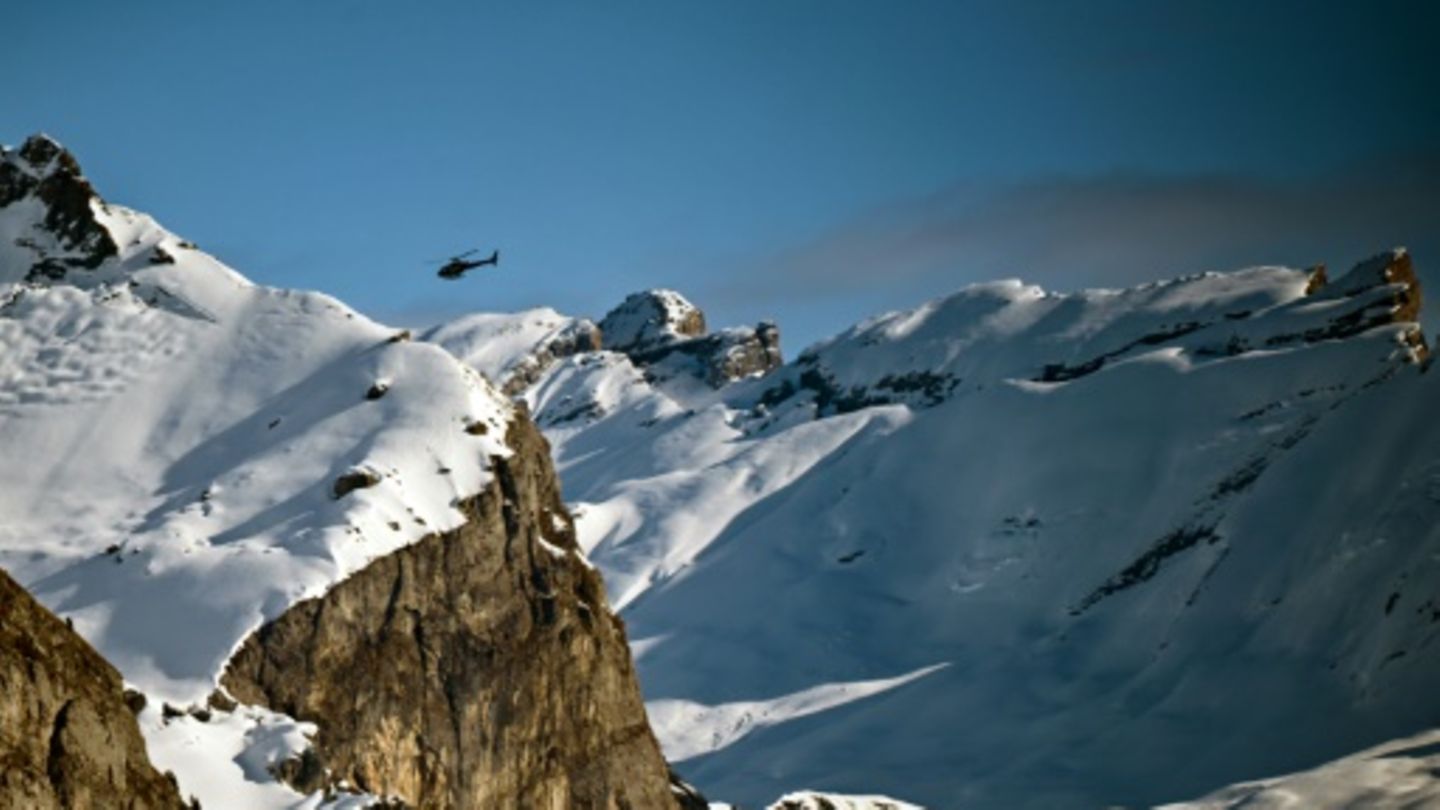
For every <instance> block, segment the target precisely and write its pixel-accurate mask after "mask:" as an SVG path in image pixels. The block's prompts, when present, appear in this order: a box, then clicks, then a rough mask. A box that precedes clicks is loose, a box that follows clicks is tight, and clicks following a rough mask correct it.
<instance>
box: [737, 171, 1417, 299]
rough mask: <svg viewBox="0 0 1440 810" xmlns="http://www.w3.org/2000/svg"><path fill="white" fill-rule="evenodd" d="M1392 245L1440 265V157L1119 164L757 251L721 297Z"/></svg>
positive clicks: (922, 203)
mask: <svg viewBox="0 0 1440 810" xmlns="http://www.w3.org/2000/svg"><path fill="white" fill-rule="evenodd" d="M1393 245H1407V246H1409V247H1410V248H1411V249H1412V251H1413V252H1414V253H1415V255H1416V259H1417V264H1418V265H1419V266H1420V267H1421V268H1422V270H1423V269H1425V268H1436V269H1440V152H1435V153H1427V154H1420V155H1409V156H1405V157H1403V158H1402V157H1392V158H1389V159H1385V160H1374V161H1369V162H1367V163H1364V164H1357V165H1354V166H1351V167H1348V168H1346V169H1345V170H1343V171H1336V172H1332V173H1329V174H1325V175H1321V176H1311V177H1299V178H1289V179H1275V178H1261V177H1249V176H1241V175H1161V174H1148V173H1139V172H1120V173H1113V174H1107V175H1098V176H1089V177H1054V178H1049V179H1043V180H1035V181H1031V182H1024V183H1015V184H1010V185H1004V186H1000V187H995V186H989V187H980V186H976V185H974V184H957V185H955V186H953V187H951V188H948V189H946V190H944V191H942V192H940V193H937V194H934V195H931V196H929V197H926V198H923V199H916V200H909V201H904V202H901V203H897V204H894V205H890V206H887V207H884V208H880V209H876V210H873V211H870V212H868V213H867V214H865V215H863V216H861V217H858V218H856V219H855V220H853V221H850V222H846V223H843V224H841V225H839V226H837V227H835V228H833V229H832V230H830V231H829V232H828V233H825V234H824V235H822V236H821V237H820V238H818V239H815V240H813V241H810V242H807V243H804V244H799V245H795V246H793V247H790V248H788V249H785V250H783V251H780V252H778V253H776V254H773V255H770V256H766V257H762V258H759V259H757V260H756V261H754V262H753V263H752V264H751V265H750V266H749V268H748V270H747V271H743V272H741V273H740V274H738V275H737V276H736V277H733V281H732V283H731V285H730V287H729V289H727V290H724V291H721V292H722V294H724V293H728V294H739V295H753V294H762V295H771V296H791V295H794V294H796V293H799V292H804V293H806V294H808V295H813V296H850V295H860V294H864V293H865V292H866V291H868V290H875V289H881V288H889V287H893V286H895V285H897V284H898V285H902V286H905V287H907V288H911V287H913V288H917V289H928V290H932V291H934V292H937V293H938V292H945V291H946V290H948V289H952V288H954V287H958V286H960V285H963V284H965V283H968V282H971V281H977V280H983V279H990V278H997V277H1014V276H1018V277H1021V278H1024V279H1026V280H1028V281H1034V282H1038V283H1041V284H1043V285H1046V286H1049V287H1053V288H1058V289H1075V288H1079V287H1091V286H1118V285H1127V284H1132V283H1136V282H1140V281H1148V280H1153V279H1159V278H1165V277H1169V276H1174V275H1178V274H1183V273H1191V272H1198V271H1202V270H1223V269H1232V268H1236V267H1240V266H1249V265H1256V264H1269V263H1277V264H1278V263H1283V264H1290V265H1303V264H1309V263H1313V262H1322V261H1323V262H1327V263H1329V264H1330V265H1331V266H1332V268H1336V269H1344V268H1346V267H1348V263H1349V262H1352V261H1354V260H1357V259H1359V258H1362V257H1363V256H1365V255H1368V254H1370V253H1373V252H1375V251H1378V250H1380V249H1383V248H1386V247H1390V246H1393ZM1430 275H1431V277H1432V278H1436V279H1440V273H1434V272H1433V271H1432V272H1431V273H1430ZM1432 289H1434V288H1433V287H1432Z"/></svg>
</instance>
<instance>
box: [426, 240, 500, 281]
mask: <svg viewBox="0 0 1440 810" xmlns="http://www.w3.org/2000/svg"><path fill="white" fill-rule="evenodd" d="M479 250H480V249H479V248H475V249H474V250H467V251H465V252H464V253H461V254H460V255H459V256H451V257H450V259H449V260H448V261H447V260H445V259H438V260H437V262H445V264H444V266H442V267H441V268H440V271H439V272H438V273H436V275H438V276H440V278H443V279H450V280H454V279H457V278H462V277H463V276H464V275H465V273H466V272H468V271H470V270H474V269H475V268H477V267H499V266H500V251H498V250H495V251H491V253H490V255H489V256H486V257H485V258H483V259H473V260H467V259H466V258H465V257H466V256H470V255H473V254H474V253H476V252H477V251H479Z"/></svg>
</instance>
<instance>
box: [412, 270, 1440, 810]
mask: <svg viewBox="0 0 1440 810" xmlns="http://www.w3.org/2000/svg"><path fill="white" fill-rule="evenodd" d="M1420 305H1421V293H1420V288H1419V284H1418V282H1417V280H1416V276H1415V273H1414V269H1413V264H1412V258H1411V257H1410V256H1409V255H1408V254H1407V253H1406V252H1405V251H1403V250H1398V249H1397V250H1392V251H1386V252H1384V253H1381V254H1379V255H1377V256H1375V257H1373V258H1370V259H1367V260H1365V261H1363V262H1361V263H1359V264H1358V265H1357V266H1355V267H1354V268H1353V269H1350V270H1349V271H1348V272H1343V273H1335V274H1332V273H1329V272H1327V270H1326V269H1325V268H1324V267H1320V266H1317V267H1312V268H1309V269H1303V270H1302V269H1290V268H1284V267H1255V268H1250V269H1244V270H1240V271H1237V272H1229V273H1207V274H1204V275H1199V276H1194V277H1189V278H1180V279H1175V280H1171V281H1163V282H1157V283H1153V284H1147V285H1143V286H1140V287H1136V288H1133V289H1126V290H1093V291H1086V292H1079V293H1074V294H1057V293H1050V292H1046V291H1045V290H1042V289H1039V288H1037V287H1034V286H1031V285H1027V284H1024V283H1021V282H1019V281H1000V282H995V283H990V284H982V285H978V286H973V287H970V288H968V289H965V290H962V291H960V292H958V293H956V294H954V295H952V296H949V297H946V298H942V299H938V300H935V301H931V302H928V303H926V304H924V305H922V306H920V307H918V308H916V309H914V310H911V311H908V312H896V313H890V314H886V315H881V316H878V317H876V318H873V319H871V320H869V321H866V322H864V323H862V324H859V325H857V326H855V327H854V328H852V329H849V330H847V331H845V332H844V333H842V334H840V335H838V336H836V337H834V338H832V339H830V340H827V341H823V342H821V343H820V344H818V345H816V346H812V347H810V348H808V349H806V350H805V351H803V352H801V353H800V354H799V355H798V357H796V358H795V359H794V360H793V361H791V362H789V363H784V364H782V363H781V362H780V360H781V358H780V351H779V344H778V331H777V329H776V328H775V327H774V326H773V325H770V324H762V325H760V326H758V327H756V328H753V329H751V328H742V329H730V330H725V331H721V332H715V333H710V332H707V331H706V328H705V322H704V317H703V315H702V314H701V313H700V311H699V310H698V309H697V308H696V307H695V306H694V305H693V304H691V303H690V302H688V301H687V300H685V299H684V298H683V297H682V296H680V295H679V294H677V293H675V292H672V291H663V290H660V291H653V292H649V293H641V294H637V295H635V296H631V297H630V298H629V299H627V300H626V301H625V302H624V303H622V304H621V305H620V306H619V307H618V308H616V309H615V310H614V311H612V312H610V313H609V314H608V315H606V316H605V317H604V318H603V319H601V320H600V321H599V322H598V323H597V322H594V321H591V320H586V319H584V318H575V317H569V316H564V315H561V314H559V313H556V312H554V311H551V310H547V309H541V310H534V311H529V312H522V313H517V314H513V315H493V314H485V315H475V316H470V317H465V318H460V319H457V320H456V321H454V322H452V323H448V324H445V325H443V326H440V327H437V328H435V329H433V330H431V331H430V332H429V333H428V334H426V335H425V338H426V339H429V340H433V341H435V342H438V343H439V344H440V345H442V346H445V347H446V348H448V349H450V350H451V351H452V352H454V353H455V354H456V355H457V356H458V357H460V358H462V359H464V360H465V361H466V362H467V363H469V364H470V365H471V366H472V367H474V368H476V369H477V370H479V371H480V372H482V373H483V374H485V375H486V376H487V377H488V378H490V379H492V380H493V381H495V383H496V384H497V385H499V386H501V387H503V388H504V389H505V390H507V391H511V392H514V393H516V394H517V395H518V396H519V397H520V398H522V399H523V401H524V402H526V404H527V405H528V406H529V408H530V410H531V412H532V413H533V414H534V417H535V420H536V422H537V423H538V424H539V425H540V426H541V428H542V429H543V430H544V431H545V434H546V435H547V437H548V438H549V440H550V443H551V445H552V447H553V449H554V453H555V457H556V463H557V465H558V469H559V470H560V475H561V479H562V481H563V484H564V491H565V494H566V497H568V498H570V499H571V508H572V511H573V513H574V514H575V515H576V518H577V528H578V531H579V539H580V545H581V547H582V548H583V549H584V550H585V551H586V553H587V554H588V555H589V557H590V559H591V560H592V561H593V562H594V563H595V564H596V565H597V566H598V567H599V568H600V569H601V570H602V571H603V572H604V573H605V579H606V582H607V584H608V586H609V589H610V599H611V603H612V604H613V605H614V606H615V607H616V608H617V609H619V610H620V611H621V615H622V616H624V617H625V619H626V622H627V624H628V626H629V628H630V633H631V638H632V642H631V645H632V649H633V650H634V652H635V656H636V660H637V663H638V666H639V671H640V680H641V683H642V685H643V687H644V690H645V694H646V698H647V708H648V711H649V715H650V719H651V723H652V724H653V725H654V727H655V729H656V732H657V734H658V735H659V737H660V741H661V744H662V746H663V747H664V750H665V752H666V755H667V756H668V757H669V758H670V759H671V760H673V761H677V762H678V763H679V767H680V768H681V769H682V770H683V771H684V772H685V774H686V775H687V777H690V778H692V779H693V780H694V782H695V783H696V784H697V785H698V786H699V787H700V788H701V789H702V790H703V791H704V792H706V793H707V794H708V795H711V796H719V797H724V798H726V799H733V800H735V801H740V802H744V803H748V804H755V803H759V802H762V801H764V800H766V799H768V798H769V797H772V796H774V795H776V794H777V793H780V792H783V791H784V790H787V789H790V788H793V787H796V786H810V787H816V788H824V789H829V790H837V791H843V792H851V793H863V792H879V793H885V794H889V795H893V796H897V797H900V798H903V799H907V800H910V801H914V802H918V803H921V804H924V805H926V806H931V807H995V808H1014V807H1037V808H1053V807H1099V806H1108V805H1116V804H1124V805H1132V806H1133V805H1148V804H1153V803H1161V802H1167V801H1178V800H1184V799H1188V798H1193V797H1195V796H1198V795H1201V794H1205V793H1209V792H1211V791H1213V790H1216V789H1218V788H1220V787H1221V786H1224V785H1226V784H1229V783H1232V782H1240V781H1242V780H1253V779H1257V778H1260V777H1269V776H1272V775H1275V774H1280V773H1285V772H1290V771H1296V770H1302V769H1307V768H1313V767H1315V766H1318V765H1320V764H1321V763H1323V762H1325V761H1327V760H1330V759H1335V758H1337V757H1341V756H1343V755H1347V754H1350V753H1351V752H1354V751H1357V750H1359V749H1361V748H1368V747H1370V746H1372V745H1376V744H1379V743H1382V742H1384V741H1386V740H1388V739H1390V738H1397V737H1402V736H1408V735H1411V734H1415V733H1417V732H1420V731H1422V730H1424V729H1427V728H1430V727H1434V726H1440V693H1437V692H1436V690H1435V689H1434V688H1433V685H1434V684H1435V683H1436V682H1437V677H1440V646H1437V643H1440V429H1437V422H1436V420H1435V408H1434V406H1435V403H1436V402H1440V377H1437V376H1436V375H1435V374H1433V373H1427V369H1428V368H1429V361H1428V354H1427V346H1426V342H1425V339H1424V337H1423V335H1422V334H1421V331H1420V328H1419V327H1418V325H1417V319H1418V314H1419V311H1420ZM576 336H583V339H579V340H577V339H576ZM596 345H598V346H600V349H599V350H596V349H595V348H594V347H595V346H596ZM1395 748H1396V750H1402V751H1409V750H1412V749H1413V746H1412V747H1406V746H1403V745H1397V746H1395ZM1413 750H1415V751H1416V752H1417V753H1416V756H1418V757H1419V758H1418V759H1412V760H1408V761H1410V762H1413V763H1414V764H1413V765H1412V766H1410V770H1411V771H1413V772H1414V773H1415V774H1419V775H1420V777H1417V778H1423V780H1425V781H1427V783H1428V784H1429V787H1427V788H1425V789H1426V790H1429V791H1430V793H1429V794H1426V795H1434V791H1435V790H1436V787H1435V781H1436V779H1437V777H1436V775H1435V772H1434V771H1433V769H1431V770H1426V767H1425V766H1424V762H1425V758H1424V754H1425V753H1426V749H1423V748H1422V749H1413ZM1397 767H1398V765H1397ZM1425 774H1428V776H1426V775H1425ZM1381 781H1382V782H1383V780H1381ZM1413 781H1414V780H1413V779H1409V780H1406V779H1400V780H1396V781H1395V783H1394V784H1395V790H1396V791H1399V792H1398V793H1397V794H1396V795H1397V796H1398V797H1399V798H1398V799H1397V801H1402V800H1408V799H1407V798H1406V797H1410V796H1411V794H1410V793H1409V792H1408V791H1409V789H1410V788H1409V787H1406V785H1409V784H1410V783H1411V782H1413ZM1252 792H1253V791H1252ZM1247 795H1248V794H1247ZM1372 798H1373V797H1372ZM1207 806H1210V805H1207Z"/></svg>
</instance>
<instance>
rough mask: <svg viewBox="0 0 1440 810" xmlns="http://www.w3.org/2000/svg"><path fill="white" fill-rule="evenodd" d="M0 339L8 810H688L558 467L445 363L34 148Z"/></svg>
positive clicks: (542, 446) (2, 174) (1, 784)
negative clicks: (234, 266) (185, 809)
mask: <svg viewBox="0 0 1440 810" xmlns="http://www.w3.org/2000/svg"><path fill="white" fill-rule="evenodd" d="M0 346H3V347H4V351H3V353H0V458H4V460H5V464H3V465H0V515H3V520H0V569H4V570H5V571H7V572H8V574H9V576H11V577H13V578H14V579H15V580H16V581H18V582H19V583H20V585H23V586H24V588H25V589H26V590H27V591H28V592H29V593H30V594H33V595H34V596H35V597H36V598H38V599H39V601H40V602H41V603H43V604H44V606H45V607H47V608H49V610H50V611H53V612H54V614H55V616H50V615H48V614H46V613H45V611H44V610H43V609H42V608H40V607H39V606H38V605H34V606H27V605H26V604H24V603H23V600H22V603H19V604H17V603H16V601H15V600H16V599H19V597H14V596H11V595H6V596H5V602H4V603H3V608H0V622H3V624H0V683H3V684H4V685H5V687H6V688H5V690H4V694H3V695H0V718H4V719H5V726H4V729H3V731H0V740H4V741H5V742H6V747H5V749H4V750H3V751H0V767H3V771H4V775H3V776H0V788H3V790H0V806H5V807H31V806H42V807H43V806H57V807H96V808H99V807H115V806H123V807H136V808H140V807H168V806H178V804H179V802H180V800H181V797H182V796H183V797H185V798H186V799H187V800H188V799H189V798H191V797H193V798H194V799H197V800H198V801H199V802H200V804H201V805H202V806H203V807H205V808H207V810H215V808H245V810H254V809H255V808H267V807H286V808H290V807H308V808H313V807H318V806H321V805H324V806H327V807H363V806H371V805H372V804H373V803H374V802H376V801H384V802H387V803H388V806H395V807H399V806H405V807H424V808H473V807H506V806H517V807H520V806H523V807H536V808H570V807H588V808H617V809H618V808H630V807H667V806H671V807H673V806H676V805H677V803H678V802H679V801H681V800H682V799H683V800H685V801H688V802H691V803H693V802H695V801H696V799H695V797H694V796H693V795H690V794H688V793H687V792H686V791H685V790H684V789H682V788H681V787H679V786H678V784H677V785H676V786H674V787H672V784H671V782H672V779H673V777H672V776H671V774H670V772H669V769H668V768H667V766H666V763H665V762H664V760H663V759H662V758H661V754H660V750H659V748H658V747H657V745H656V741H655V737H654V735H653V734H652V733H651V731H650V728H649V726H648V724H647V722H646V717H645V714H644V710H643V706H642V704H641V701H640V693H639V690H638V687H637V685H636V681H635V675H634V670H633V667H632V665H631V658H630V654H629V649H628V647H627V645H626V641H625V631H624V628H623V626H622V624H621V623H620V621H619V620H618V619H617V618H616V617H615V615H614V614H613V613H612V612H611V611H610V609H609V608H608V607H607V606H606V603H605V599H604V588H603V585H602V584H601V581H600V578H599V575H598V574H597V573H596V571H595V570H594V569H593V568H592V567H591V565H590V564H589V563H588V562H587V561H586V560H585V558H584V556H583V554H582V553H581V552H580V550H579V548H578V547H577V545H576V541H575V533H574V530H573V527H572V523H571V518H570V515H569V514H568V513H567V511H566V509H565V507H564V505H563V503H562V502H561V500H560V495H559V489H558V486H557V482H556V480H555V477H554V474H553V470H552V466H551V462H550V455H549V451H548V448H547V446H546V443H545V440H544V439H543V438H542V437H541V436H540V434H539V433H538V432H537V431H536V429H535V427H534V426H533V424H532V422H531V421H530V419H529V418H528V417H527V416H526V415H525V413H524V411H523V409H517V408H516V407H515V406H513V405H512V404H511V403H510V402H509V400H508V399H507V398H506V397H504V396H503V395H501V394H500V392H498V391H497V390H496V389H495V388H494V387H492V386H491V385H490V384H489V383H488V382H487V381H486V380H485V379H484V378H483V377H482V376H481V375H480V374H478V373H476V372H474V371H473V370H471V369H469V368H467V367H466V366H464V365H462V364H461V363H460V362H459V361H458V360H456V359H455V357H453V356H452V355H451V354H449V353H448V352H446V351H444V350H443V349H441V348H440V347H438V346H435V345H433V344H426V343H419V342H413V341H411V340H409V335H408V334H406V333H404V332H399V331H396V330H393V329H388V328H386V327H383V326H381V325H379V324H376V323H374V322H372V321H370V320H368V319H367V318H365V317H363V316H361V315H359V314H357V313H356V312H354V311H352V310H350V309H349V308H348V307H346V306H345V305H343V304H341V303H340V302H338V301H336V300H334V299H332V298H329V297H327V296H324V295H319V294H315V293H302V292H293V291H288V290H278V289H270V288H264V287H259V286H256V285H254V284H252V283H250V282H249V281H247V280H246V279H245V278H243V277H242V276H240V275H238V274H237V273H235V272H234V271H232V270H230V269H228V268H226V267H225V266H223V265H221V264H220V263H219V262H217V261H216V260H214V259H213V258H211V257H210V256H208V255H206V254H205V253H203V252H201V251H200V250H199V249H197V248H196V246H195V245H193V244H190V243H188V242H185V241H183V240H181V239H180V238H178V237H176V236H175V235H173V234H171V233H169V232H167V231H166V230H164V229H163V228H161V227H160V226H159V225H157V224H156V223H155V221H154V220H152V219H150V218H149V217H147V216H145V215H142V214H139V213H136V212H133V211H130V210H127V209H125V208H122V207H120V206H116V205H112V204H109V203H107V202H105V201H103V200H102V199H101V198H100V197H98V196H97V195H96V194H95V192H94V190H93V189H92V188H91V186H90V184H89V183H88V181H86V179H85V178H84V176H83V174H82V173H81V170H80V167H79V165H78V164H77V163H76V161H75V159H74V158H73V157H72V156H71V155H70V154H69V153H68V152H66V151H65V150H64V149H62V148H61V147H60V146H59V145H58V144H56V143H55V142H54V141H52V140H50V139H48V138H45V137H44V136H36V137H33V138H31V139H30V140H28V141H26V142H25V144H24V145H23V146H21V147H20V148H19V149H18V150H14V151H10V150H6V151H3V152H0ZM8 583H9V580H8V579H5V580H0V584H3V585H5V588H6V591H5V592H6V594H9V593H10V592H11V591H14V590H15V588H14V587H13V586H11V585H9V584H8ZM21 596H24V594H23V593H22V594H21ZM25 598H27V599H28V597H25ZM57 617H59V618H57ZM61 619H63V623H62V622H61ZM67 625H68V627H67ZM70 627H73V630H74V632H71V631H70V629H69V628H70ZM76 633H78V635H79V636H80V637H83V639H84V640H83V641H82V640H81V639H80V638H78V637H76V635H75V634H76ZM87 642H88V644H87ZM92 646H93V649H91V647H92ZM97 653H98V655H97ZM16 662H22V664H23V665H18V666H17V664H16ZM112 667H113V668H112ZM117 670H118V673H117ZM122 678H123V682H124V684H125V685H126V686H127V688H128V689H129V692H127V693H126V694H124V695H122V694H121V679H122ZM116 707H119V712H118V713H117V711H116ZM131 712H135V713H136V715H135V716H132V714H131ZM137 719H138V730H137V727H136V721H137ZM12 721H13V723H14V724H15V725H14V726H12ZM141 734H143V745H142V742H141V737H140V735H141ZM17 743H18V744H21V745H20V747H18V748H13V749H12V746H13V745H16V744H17ZM146 749H148V755H149V760H150V761H152V762H153V768H152V767H151V765H150V763H149V762H146V761H145V756H144V754H145V751H146ZM155 769H159V770H160V771H168V772H170V773H171V774H173V776H172V777H171V779H172V780H173V782H172V781H167V780H166V779H165V778H164V777H162V776H161V775H160V774H159V773H157V772H156V770H155ZM177 788H178V790H177ZM32 799H33V801H32Z"/></svg>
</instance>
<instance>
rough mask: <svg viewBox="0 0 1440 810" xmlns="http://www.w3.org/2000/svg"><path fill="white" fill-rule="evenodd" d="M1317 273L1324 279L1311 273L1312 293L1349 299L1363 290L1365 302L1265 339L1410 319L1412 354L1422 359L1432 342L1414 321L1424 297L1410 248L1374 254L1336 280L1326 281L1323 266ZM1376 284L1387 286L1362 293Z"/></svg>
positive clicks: (1333, 333) (1327, 334)
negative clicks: (1318, 280) (1317, 322)
mask: <svg viewBox="0 0 1440 810" xmlns="http://www.w3.org/2000/svg"><path fill="white" fill-rule="evenodd" d="M1319 277H1320V278H1321V279H1322V281H1321V283H1320V284H1318V285H1317V284H1316V283H1315V280H1316V276H1315V275H1312V276H1311V284H1309V285H1307V287H1306V291H1307V292H1308V293H1310V294H1311V295H1312V296H1313V297H1315V298H1319V299H1327V298H1328V299H1349V298H1356V297H1360V296H1362V295H1364V296H1365V302H1364V303H1363V304H1361V305H1360V306H1357V307H1356V308H1355V309H1350V310H1346V311H1344V312H1342V313H1341V314H1339V315H1336V316H1335V317H1333V318H1331V319H1330V320H1329V321H1328V322H1326V323H1325V324H1323V325H1320V326H1316V327H1312V328H1310V329H1307V330H1305V331H1304V332H1301V333H1298V334H1284V335H1274V336H1272V337H1270V338H1269V339H1267V340H1266V345H1269V346H1283V345H1286V344H1290V343H1296V342H1301V341H1303V342H1306V343H1314V342H1316V341H1320V340H1338V339H1340V338H1347V337H1351V336H1354V335H1358V334H1360V333H1361V332H1364V331H1367V330H1369V329H1373V328H1375V327H1377V326H1383V325H1385V324H1392V323H1399V324H1404V323H1409V324H1414V327H1413V328H1412V329H1410V330H1408V331H1407V332H1406V333H1405V335H1404V339H1405V341H1406V343H1407V344H1409V346H1410V347H1411V349H1413V351H1414V359H1415V360H1417V361H1419V362H1424V361H1425V360H1426V358H1427V357H1428V356H1429V353H1430V347H1429V346H1428V345H1427V343H1426V342H1425V333H1424V332H1423V331H1421V329H1420V326H1419V323H1418V322H1419V320H1420V307H1421V304H1422V302H1423V296H1422V293H1421V288H1420V278H1419V277H1418V276H1417V275H1416V274H1415V267H1414V264H1413V263H1412V262H1411V259H1410V254H1409V253H1408V252H1406V251H1405V250H1404V249H1403V248H1401V249H1395V250H1390V251H1386V252H1384V253H1380V254H1378V255H1376V256H1372V257H1370V258H1369V259H1366V260H1365V261H1363V262H1360V263H1359V264H1357V265H1355V267H1354V268H1353V269H1351V271H1350V272H1349V273H1346V274H1345V276H1344V277H1343V278H1340V279H1339V280H1337V281H1334V282H1330V283H1324V282H1323V278H1324V272H1323V268H1321V271H1320V273H1319ZM1312 288H1313V289H1312ZM1380 289H1385V291H1386V294H1384V295H1381V296H1370V295H1366V294H1368V293H1373V292H1374V291H1376V290H1380Z"/></svg>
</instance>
